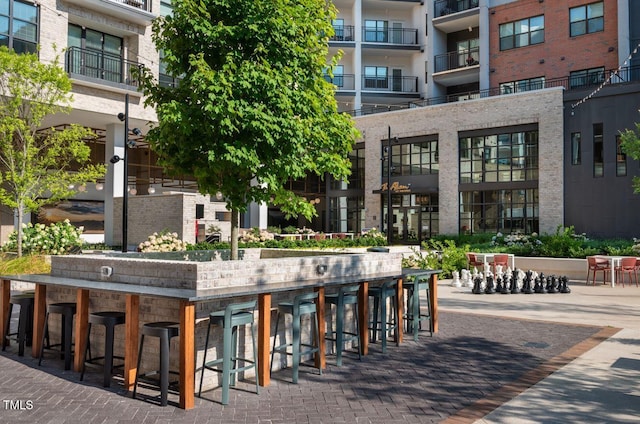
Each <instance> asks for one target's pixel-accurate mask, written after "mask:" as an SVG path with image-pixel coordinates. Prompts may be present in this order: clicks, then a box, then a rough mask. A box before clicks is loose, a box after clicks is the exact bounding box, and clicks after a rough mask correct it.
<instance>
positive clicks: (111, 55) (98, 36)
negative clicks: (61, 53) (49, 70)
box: [67, 24, 124, 83]
mask: <svg viewBox="0 0 640 424" xmlns="http://www.w3.org/2000/svg"><path fill="white" fill-rule="evenodd" d="M67 45H68V46H69V53H70V54H69V55H68V58H69V60H68V63H67V68H68V70H69V72H70V73H75V74H80V75H84V76H87V77H91V78H98V79H104V80H107V81H113V82H118V83H119V82H122V73H123V65H124V63H123V60H122V56H121V55H122V38H120V37H116V36H114V35H109V34H106V33H104V32H100V31H95V30H92V29H89V28H83V27H80V26H77V25H73V24H69V28H68V41H67Z"/></svg>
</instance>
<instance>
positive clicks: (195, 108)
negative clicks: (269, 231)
mask: <svg viewBox="0 0 640 424" xmlns="http://www.w3.org/2000/svg"><path fill="white" fill-rule="evenodd" d="M335 16H336V10H335V8H334V7H333V5H332V4H331V3H330V2H327V1H325V0H294V1H286V0H259V1H256V0H184V1H180V2H175V8H174V10H173V14H172V15H170V16H166V17H164V18H158V19H157V20H156V21H155V22H154V24H153V37H154V41H155V43H156V46H157V48H158V49H159V50H161V51H162V52H163V55H164V61H165V64H166V68H167V70H168V72H169V73H170V74H171V75H174V76H179V78H178V79H179V84H178V85H177V87H163V86H161V85H160V84H159V83H158V81H157V80H155V78H154V76H153V75H152V73H151V71H150V70H143V75H142V77H141V80H142V85H141V86H142V91H143V93H144V94H145V96H147V97H146V102H147V105H151V106H154V107H155V108H156V112H157V114H158V121H159V122H158V125H157V126H156V127H155V128H153V129H151V130H150V131H149V133H148V135H147V139H148V140H149V141H150V143H151V146H152V148H153V149H154V150H155V151H156V152H157V153H158V155H159V158H160V162H161V164H162V165H163V166H164V167H165V168H166V169H167V170H170V171H171V170H172V171H173V172H178V173H180V172H182V173H188V174H191V175H193V176H195V177H196V179H197V181H198V186H199V191H200V192H201V193H204V194H212V193H217V192H221V193H222V194H223V195H224V197H225V199H226V202H227V208H228V209H229V210H231V215H232V218H231V243H232V245H231V257H232V259H237V257H238V252H237V249H238V218H239V214H240V213H241V212H244V211H246V209H247V206H248V205H249V203H251V202H269V203H271V204H274V205H278V206H280V207H281V209H282V210H283V212H285V213H286V214H288V216H296V215H298V214H302V215H304V216H305V217H307V218H311V217H312V216H313V215H314V214H315V209H314V207H313V206H312V205H311V204H310V203H309V202H308V201H306V200H305V199H304V198H302V197H300V196H297V195H296V194H294V193H293V192H291V191H289V190H287V189H285V184H286V182H287V180H288V179H289V178H293V179H298V178H303V177H305V176H306V175H312V174H315V175H320V176H323V175H325V173H329V174H331V175H333V176H334V177H335V178H337V179H342V178H345V177H346V176H348V174H349V172H350V162H349V160H348V157H347V155H348V153H349V152H350V151H351V150H352V149H353V146H354V142H355V140H356V138H357V137H358V136H359V133H358V131H357V129H356V128H355V126H354V124H353V120H352V119H351V117H350V116H349V115H347V114H343V113H338V111H337V103H336V100H335V97H334V86H333V85H332V84H331V83H330V82H328V81H327V80H326V79H325V72H329V73H330V72H331V66H327V58H328V40H329V37H330V36H331V35H332V34H333V27H332V25H331V21H332V19H333V18H334V17H335ZM335 61H336V59H335V58H334V59H333V62H332V63H334V64H335V63H336V62H335Z"/></svg>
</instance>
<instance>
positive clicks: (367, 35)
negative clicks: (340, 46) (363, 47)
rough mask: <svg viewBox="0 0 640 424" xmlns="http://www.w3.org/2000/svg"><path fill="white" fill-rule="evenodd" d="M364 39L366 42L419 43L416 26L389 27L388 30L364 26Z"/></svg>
mask: <svg viewBox="0 0 640 424" xmlns="http://www.w3.org/2000/svg"><path fill="white" fill-rule="evenodd" d="M362 41H364V42H366V43H384V44H404V45H417V44H418V30H417V29H415V28H387V29H386V30H378V29H371V28H363V29H362Z"/></svg>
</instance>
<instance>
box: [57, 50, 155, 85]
mask: <svg viewBox="0 0 640 424" xmlns="http://www.w3.org/2000/svg"><path fill="white" fill-rule="evenodd" d="M65 60H66V71H67V72H68V73H69V74H70V75H71V76H73V75H81V76H83V77H87V78H91V79H97V80H104V81H109V82H112V83H116V84H126V85H129V86H133V87H137V86H138V81H137V80H136V79H135V78H134V76H133V72H132V71H133V70H134V69H137V68H139V67H140V66H143V65H141V64H139V63H138V62H133V61H130V60H126V59H123V58H122V57H120V56H118V55H114V54H110V53H105V52H103V51H100V50H91V49H81V48H79V47H69V48H68V49H67V51H66V53H65Z"/></svg>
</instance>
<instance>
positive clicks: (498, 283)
mask: <svg viewBox="0 0 640 424" xmlns="http://www.w3.org/2000/svg"><path fill="white" fill-rule="evenodd" d="M496 293H502V274H498V277H497V278H496Z"/></svg>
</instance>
